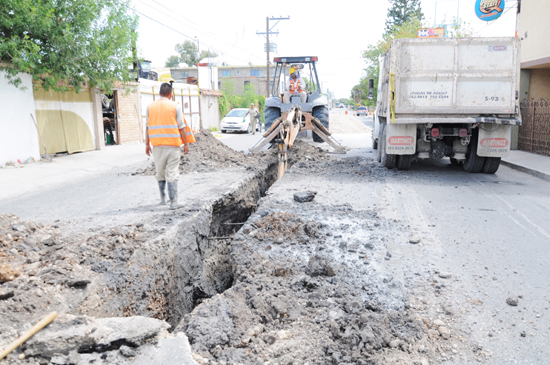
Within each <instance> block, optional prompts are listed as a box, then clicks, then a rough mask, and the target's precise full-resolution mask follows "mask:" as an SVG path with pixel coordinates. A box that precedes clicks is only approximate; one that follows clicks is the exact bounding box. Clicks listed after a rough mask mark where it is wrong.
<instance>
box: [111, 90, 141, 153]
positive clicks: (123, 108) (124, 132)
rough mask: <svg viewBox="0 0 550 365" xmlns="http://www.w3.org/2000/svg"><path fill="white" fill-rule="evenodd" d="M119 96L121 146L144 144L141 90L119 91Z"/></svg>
mask: <svg viewBox="0 0 550 365" xmlns="http://www.w3.org/2000/svg"><path fill="white" fill-rule="evenodd" d="M117 94H118V95H117V97H118V116H119V124H118V126H119V138H120V144H125V143H132V142H134V143H135V142H142V135H141V125H140V121H141V116H140V115H139V114H138V111H139V110H140V105H139V89H138V88H137V86H131V87H129V88H127V89H119V90H117Z"/></svg>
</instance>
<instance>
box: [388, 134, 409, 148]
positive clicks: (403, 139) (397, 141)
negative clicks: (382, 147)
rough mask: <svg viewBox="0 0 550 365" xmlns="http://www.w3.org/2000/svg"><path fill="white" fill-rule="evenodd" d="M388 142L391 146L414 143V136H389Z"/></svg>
mask: <svg viewBox="0 0 550 365" xmlns="http://www.w3.org/2000/svg"><path fill="white" fill-rule="evenodd" d="M388 143H389V144H391V145H393V146H407V145H411V144H413V143H414V138H413V137H409V136H399V137H398V136H396V137H390V139H389V141H388Z"/></svg>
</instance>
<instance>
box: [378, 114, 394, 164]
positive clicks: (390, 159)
mask: <svg viewBox="0 0 550 365" xmlns="http://www.w3.org/2000/svg"><path fill="white" fill-rule="evenodd" d="M380 127H381V128H382V133H381V135H382V140H381V141H380V156H381V157H380V163H381V164H382V166H384V167H386V168H388V169H393V168H394V167H395V164H396V163H397V155H390V154H387V153H386V124H381V125H380Z"/></svg>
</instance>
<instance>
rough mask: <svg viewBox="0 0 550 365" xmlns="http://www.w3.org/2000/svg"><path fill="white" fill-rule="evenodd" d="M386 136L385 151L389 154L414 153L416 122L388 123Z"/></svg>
mask: <svg viewBox="0 0 550 365" xmlns="http://www.w3.org/2000/svg"><path fill="white" fill-rule="evenodd" d="M386 138H387V139H386V153H388V154H390V155H414V154H415V153H416V124H388V125H387V126H386Z"/></svg>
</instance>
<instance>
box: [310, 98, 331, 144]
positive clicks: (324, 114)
mask: <svg viewBox="0 0 550 365" xmlns="http://www.w3.org/2000/svg"><path fill="white" fill-rule="evenodd" d="M312 115H313V116H314V117H315V118H317V119H319V121H320V122H321V124H322V125H323V126H324V127H325V128H326V129H327V130H328V108H327V107H326V106H318V107H316V108H315V109H313V113H312ZM313 142H319V143H323V142H325V141H324V140H323V139H322V138H321V137H319V136H318V135H317V133H315V132H313Z"/></svg>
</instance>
